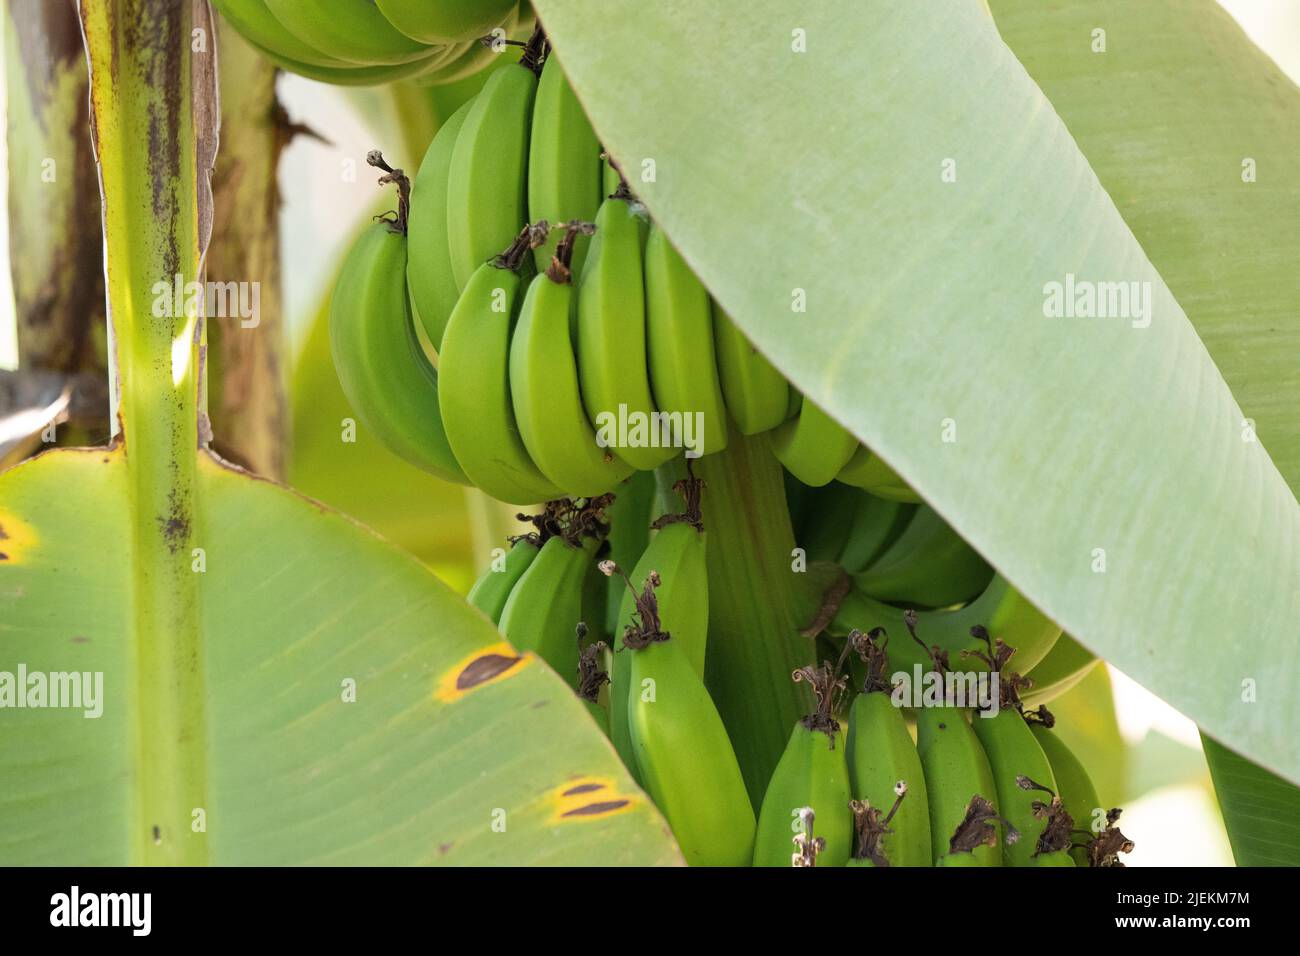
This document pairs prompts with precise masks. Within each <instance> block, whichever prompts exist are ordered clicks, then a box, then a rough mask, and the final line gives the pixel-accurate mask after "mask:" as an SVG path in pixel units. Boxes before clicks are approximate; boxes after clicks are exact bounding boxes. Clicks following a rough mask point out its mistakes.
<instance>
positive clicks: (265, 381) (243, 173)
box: [207, 22, 289, 479]
mask: <svg viewBox="0 0 1300 956" xmlns="http://www.w3.org/2000/svg"><path fill="white" fill-rule="evenodd" d="M217 30H218V52H219V57H220V65H221V70H220V90H221V134H222V136H221V138H222V149H221V152H220V154H219V156H218V158H217V164H216V167H215V170H214V174H213V182H212V190H213V205H214V209H215V217H214V228H213V234H212V244H211V245H210V246H209V247H208V255H207V274H208V281H209V282H212V283H220V284H221V286H223V287H226V288H231V289H237V290H238V292H237V294H236V295H233V296H228V297H223V301H225V302H231V303H238V304H239V306H240V308H239V309H238V310H237V313H238V314H233V315H218V316H209V320H208V326H207V331H208V341H209V349H208V356H209V414H210V416H211V418H212V421H213V431H214V433H215V436H216V437H215V439H214V447H215V449H216V451H218V452H219V453H220V454H221V455H222V456H223V457H225V458H227V459H229V460H230V461H233V462H236V463H237V464H239V465H242V466H243V467H245V468H248V469H249V470H250V471H253V472H256V473H257V474H259V475H264V476H266V477H268V478H276V479H279V478H283V477H284V474H285V465H286V458H287V455H288V453H289V450H288V442H289V410H288V401H287V398H286V395H285V382H284V377H285V372H286V365H287V361H286V356H285V327H284V314H283V311H284V310H283V300H282V298H281V286H280V263H281V260H280V229H279V211H280V193H279V189H278V187H277V183H276V170H277V168H278V166H279V160H280V152H281V150H282V149H283V147H284V145H285V143H286V142H287V136H288V133H287V132H286V131H287V129H288V126H287V124H286V123H285V121H284V112H283V110H282V109H281V107H280V104H279V102H278V101H277V100H276V97H275V79H276V69H275V67H274V66H273V65H272V64H271V63H270V61H269V60H267V59H266V58H264V57H262V56H260V55H258V54H257V53H256V52H255V51H254V50H253V48H252V47H250V46H249V45H248V44H247V43H245V42H244V40H243V39H242V38H240V36H239V35H238V34H237V33H235V31H234V30H232V29H230V27H229V26H227V25H226V24H225V23H224V22H222V23H221V24H220V25H219V26H218V28H217ZM230 283H234V284H235V285H233V286H232V285H230ZM254 307H255V308H254Z"/></svg>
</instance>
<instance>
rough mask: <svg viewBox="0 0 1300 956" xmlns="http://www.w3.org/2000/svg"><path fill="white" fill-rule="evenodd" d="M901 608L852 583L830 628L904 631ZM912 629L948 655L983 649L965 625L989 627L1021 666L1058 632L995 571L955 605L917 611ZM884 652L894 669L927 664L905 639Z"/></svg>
mask: <svg viewBox="0 0 1300 956" xmlns="http://www.w3.org/2000/svg"><path fill="white" fill-rule="evenodd" d="M904 613H905V612H904V611H902V610H900V609H898V608H896V607H893V606H892V605H889V604H884V603H882V602H880V601H876V600H874V599H872V598H870V597H867V596H866V595H865V594H862V593H861V592H860V591H858V590H856V589H850V591H849V593H848V594H847V595H846V596H845V597H844V599H843V601H842V602H841V603H840V605H839V608H838V610H837V611H836V613H835V616H834V619H833V620H832V622H831V624H830V628H831V632H832V633H836V634H847V633H848V632H849V631H851V630H853V629H855V628H856V629H858V630H863V631H869V630H871V629H872V628H877V627H883V628H884V629H885V631H886V632H888V633H891V634H903V633H906V631H905V628H906V624H905V623H904ZM917 620H918V621H919V624H918V630H919V631H920V633H921V634H922V636H923V637H924V638H925V642H926V644H927V645H929V646H937V647H939V648H940V649H941V650H943V651H946V652H947V653H949V654H951V655H960V654H961V653H962V652H967V653H973V652H977V651H982V650H984V644H983V642H982V641H981V640H979V639H978V638H976V637H973V636H972V635H971V628H973V627H976V626H983V627H985V628H987V629H988V631H989V633H991V634H993V635H994V636H996V637H998V638H1000V639H1001V640H1003V641H1004V642H1006V643H1007V644H1010V645H1011V646H1012V647H1016V648H1018V649H1019V655H1020V660H1021V661H1022V662H1024V666H1025V668H1026V670H1028V669H1029V668H1030V667H1032V666H1033V665H1034V664H1037V663H1038V662H1039V661H1041V660H1042V659H1043V658H1044V657H1046V656H1047V654H1048V652H1049V651H1051V649H1052V646H1053V645H1054V644H1055V643H1056V641H1057V639H1058V638H1059V637H1060V636H1061V629H1060V628H1059V627H1058V626H1056V625H1055V624H1053V623H1052V621H1051V620H1049V619H1048V618H1047V617H1045V616H1044V615H1043V614H1042V612H1040V611H1039V610H1038V609H1037V608H1035V607H1034V606H1033V605H1032V604H1030V603H1029V601H1028V599H1026V598H1025V597H1024V596H1023V595H1021V594H1020V592H1019V591H1017V590H1016V589H1015V588H1013V587H1012V586H1011V584H1010V582H1008V581H1007V579H1006V578H1004V577H1002V576H1001V575H1000V574H995V575H994V576H993V579H992V580H991V581H990V582H989V585H988V587H986V588H985V589H984V591H983V593H982V594H980V596H979V597H977V598H976V599H975V600H974V601H972V602H971V603H969V604H967V605H966V606H965V607H963V608H960V609H958V610H939V611H920V612H918V613H917ZM890 657H891V658H892V659H893V662H894V666H895V667H896V668H897V669H899V670H905V671H909V672H912V671H915V669H916V668H917V667H920V668H921V669H922V670H926V669H928V668H929V666H930V662H929V658H928V656H927V655H926V652H925V651H923V650H922V649H921V648H920V647H917V646H914V645H912V644H909V643H907V642H898V643H896V644H895V645H894V646H893V647H892V648H890ZM967 669H969V670H972V671H979V670H984V669H985V665H984V664H983V662H982V661H980V660H979V659H978V658H975V659H972V660H971V661H969V666H968V668H967Z"/></svg>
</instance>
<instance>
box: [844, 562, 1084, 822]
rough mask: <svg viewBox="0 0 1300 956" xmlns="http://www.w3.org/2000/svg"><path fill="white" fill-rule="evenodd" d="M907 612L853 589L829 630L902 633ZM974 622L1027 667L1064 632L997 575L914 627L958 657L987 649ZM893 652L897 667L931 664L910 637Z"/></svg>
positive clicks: (966, 664) (971, 666)
mask: <svg viewBox="0 0 1300 956" xmlns="http://www.w3.org/2000/svg"><path fill="white" fill-rule="evenodd" d="M903 615H904V612H903V611H902V610H901V609H899V608H896V607H894V606H892V605H889V604H884V603H882V602H880V601H876V600H874V599H872V598H869V597H867V596H866V595H864V594H862V593H861V592H859V591H857V590H851V591H850V592H849V594H848V595H847V596H846V597H845V598H844V600H843V602H842V603H841V604H840V606H839V609H838V610H837V611H836V613H835V618H834V620H833V621H832V622H831V624H830V629H831V632H832V633H835V634H847V633H848V632H849V631H851V630H853V629H855V628H856V629H857V630H861V631H870V630H871V629H873V628H877V627H883V628H884V629H885V630H886V632H888V633H889V634H891V635H896V636H898V635H904V634H906V633H907V625H906V622H905V621H904V617H903ZM976 626H982V627H985V628H987V629H988V632H989V633H990V634H992V635H993V636H994V637H996V638H999V639H1001V640H1002V641H1004V642H1006V643H1007V644H1009V645H1011V646H1012V647H1015V648H1017V649H1018V656H1017V658H1016V660H1017V663H1020V664H1022V665H1023V666H1024V667H1025V669H1026V671H1027V670H1029V668H1031V667H1032V666H1033V665H1035V664H1037V663H1038V662H1039V661H1041V660H1042V659H1043V658H1044V657H1046V656H1047V653H1048V652H1049V651H1050V650H1051V649H1052V646H1053V645H1054V644H1055V643H1056V641H1057V639H1058V638H1059V637H1060V636H1061V629H1060V628H1059V627H1058V626H1056V625H1055V624H1053V623H1052V621H1051V620H1049V619H1048V618H1047V617H1045V616H1044V615H1043V614H1042V612H1040V611H1039V610H1038V609H1037V608H1035V607H1034V606H1033V605H1032V604H1030V603H1029V601H1028V599H1026V598H1025V597H1024V596H1023V595H1022V594H1020V592H1019V591H1017V590H1016V589H1015V588H1013V587H1012V586H1011V584H1010V582H1008V581H1007V580H1006V578H1004V577H1002V576H1001V575H997V574H995V575H994V576H993V579H992V580H991V581H990V582H989V585H988V587H986V588H985V589H984V592H983V593H982V594H981V595H980V596H979V597H977V598H976V599H975V600H974V601H972V602H971V603H970V604H967V605H966V606H965V607H963V608H960V609H958V610H941V611H920V612H918V613H917V624H916V630H917V633H918V634H919V635H920V636H921V638H922V639H923V640H924V642H925V644H926V646H927V647H928V646H937V647H939V648H940V649H941V650H944V651H946V652H948V654H949V655H951V657H952V660H953V661H954V662H956V661H958V660H962V657H961V655H962V653H963V652H967V653H968V654H971V653H975V652H979V651H983V650H984V649H985V645H984V643H983V641H982V640H981V639H979V638H978V637H974V636H972V634H971V628H973V627H976ZM889 655H890V658H891V660H892V661H893V664H894V667H895V668H897V669H898V670H902V671H906V672H908V673H913V672H915V668H917V667H920V668H921V670H922V671H925V670H928V669H929V668H930V660H929V657H928V655H927V653H926V652H925V651H924V650H922V649H921V647H919V646H917V645H915V644H914V643H912V642H910V641H907V640H898V641H894V642H893V643H892V644H891V645H890V647H889ZM962 667H963V668H965V669H968V670H972V671H981V670H987V666H986V665H985V664H984V663H983V662H982V661H980V660H979V659H978V658H970V659H969V660H965V661H963V663H962ZM986 796H988V795H986ZM990 799H992V797H991V796H990Z"/></svg>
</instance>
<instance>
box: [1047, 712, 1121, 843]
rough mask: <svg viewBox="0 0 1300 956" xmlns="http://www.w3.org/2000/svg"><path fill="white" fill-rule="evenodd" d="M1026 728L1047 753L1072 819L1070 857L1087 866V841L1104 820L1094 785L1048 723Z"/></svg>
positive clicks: (1103, 809)
mask: <svg viewBox="0 0 1300 956" xmlns="http://www.w3.org/2000/svg"><path fill="white" fill-rule="evenodd" d="M1029 730H1030V732H1031V733H1032V734H1033V735H1034V739H1035V740H1037V741H1038V746H1040V747H1042V748H1043V753H1044V754H1046V755H1047V761H1048V763H1050V764H1051V766H1052V776H1053V777H1055V778H1056V787H1057V793H1058V794H1060V797H1061V802H1062V803H1063V804H1065V809H1066V812H1068V813H1069V814H1070V817H1071V818H1072V819H1073V820H1074V827H1075V829H1074V833H1075V840H1076V843H1075V845H1074V847H1073V848H1072V849H1071V850H1070V858H1071V859H1073V860H1074V865H1075V866H1088V865H1089V862H1088V847H1087V845H1086V841H1087V840H1091V839H1092V838H1093V837H1095V836H1096V835H1097V833H1099V832H1101V829H1102V828H1101V827H1099V826H1098V825H1099V824H1102V823H1104V821H1105V814H1106V810H1105V808H1104V807H1102V805H1101V800H1099V799H1098V797H1097V788H1096V787H1095V786H1093V783H1092V778H1091V777H1089V776H1088V771H1087V770H1085V769H1084V767H1083V764H1082V763H1080V762H1079V758H1078V757H1076V756H1075V755H1074V753H1073V752H1072V751H1071V750H1070V748H1069V747H1067V746H1066V745H1065V741H1063V740H1062V739H1061V738H1060V737H1059V736H1057V735H1056V734H1055V733H1053V732H1052V731H1051V730H1050V729H1048V725H1047V724H1044V723H1040V722H1038V721H1035V722H1033V723H1031V724H1030V725H1029ZM1085 834H1086V837H1085Z"/></svg>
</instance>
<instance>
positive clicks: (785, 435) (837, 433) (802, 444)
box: [771, 398, 858, 488]
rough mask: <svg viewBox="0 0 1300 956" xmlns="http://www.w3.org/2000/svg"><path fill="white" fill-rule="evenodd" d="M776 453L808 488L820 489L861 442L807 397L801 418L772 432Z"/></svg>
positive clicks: (836, 473) (802, 405)
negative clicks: (809, 486)
mask: <svg viewBox="0 0 1300 956" xmlns="http://www.w3.org/2000/svg"><path fill="white" fill-rule="evenodd" d="M771 436H772V451H773V452H774V453H775V454H776V457H777V459H778V460H779V461H780V462H781V464H783V465H785V467H786V468H787V469H789V471H790V473H791V474H792V475H794V476H795V477H796V478H798V479H799V480H800V481H802V482H803V483H804V484H805V485H811V486H812V487H814V488H820V487H821V486H822V485H826V484H829V483H830V482H831V481H833V480H834V478H835V476H836V475H838V474H839V473H840V469H842V468H843V467H844V465H845V463H846V462H848V460H849V459H850V458H851V457H853V450H854V449H855V448H857V446H858V440H857V439H856V438H854V437H853V436H852V435H851V434H849V432H848V430H847V429H845V428H844V427H843V426H842V425H840V424H839V422H837V421H835V420H834V419H833V418H831V417H830V416H829V415H827V414H826V413H825V412H824V411H822V410H821V409H820V408H818V407H817V406H816V405H814V404H813V403H812V402H810V401H809V400H808V399H807V398H804V399H803V400H802V402H801V403H800V408H799V415H798V417H796V418H795V419H794V420H793V421H788V422H786V423H785V424H784V425H782V426H781V427H779V428H777V429H775V430H774V431H772V433H771Z"/></svg>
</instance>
